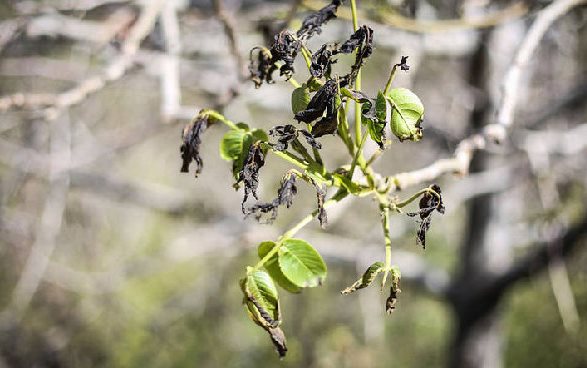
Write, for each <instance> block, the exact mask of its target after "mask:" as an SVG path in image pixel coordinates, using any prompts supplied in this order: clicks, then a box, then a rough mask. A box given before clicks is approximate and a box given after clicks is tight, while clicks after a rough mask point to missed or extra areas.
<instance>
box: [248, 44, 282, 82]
mask: <svg viewBox="0 0 587 368" xmlns="http://www.w3.org/2000/svg"><path fill="white" fill-rule="evenodd" d="M249 56H250V63H249V72H250V73H251V76H250V78H251V80H252V81H253V82H254V83H255V88H259V87H261V85H262V84H263V82H266V83H274V81H273V78H272V74H273V71H274V70H275V69H276V67H275V65H274V63H273V56H272V55H271V51H269V49H267V48H266V47H259V46H257V47H254V48H253V49H252V50H251V52H250V55H249Z"/></svg>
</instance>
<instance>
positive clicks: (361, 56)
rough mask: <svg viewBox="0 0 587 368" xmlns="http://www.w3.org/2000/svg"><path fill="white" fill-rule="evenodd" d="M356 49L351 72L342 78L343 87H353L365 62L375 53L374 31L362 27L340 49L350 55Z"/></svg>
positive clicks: (341, 84)
mask: <svg viewBox="0 0 587 368" xmlns="http://www.w3.org/2000/svg"><path fill="white" fill-rule="evenodd" d="M355 49H356V50H357V53H356V56H355V63H354V64H353V65H352V66H351V72H350V73H349V74H347V75H345V76H344V77H342V78H341V80H340V86H341V87H345V86H348V85H352V84H353V83H354V82H355V79H356V78H357V75H358V74H359V70H361V67H362V66H363V64H364V63H365V60H366V59H367V58H368V57H369V56H371V54H372V53H373V30H372V29H371V28H369V27H367V26H361V27H360V28H359V29H357V30H356V31H355V33H354V34H353V35H352V36H351V38H350V39H349V40H348V41H346V42H345V43H344V44H343V45H342V46H341V48H340V50H341V52H349V53H350V52H352V51H353V50H355Z"/></svg>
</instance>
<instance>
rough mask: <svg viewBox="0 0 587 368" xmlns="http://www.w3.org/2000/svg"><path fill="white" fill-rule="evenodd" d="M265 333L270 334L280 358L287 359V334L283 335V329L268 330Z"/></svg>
mask: <svg viewBox="0 0 587 368" xmlns="http://www.w3.org/2000/svg"><path fill="white" fill-rule="evenodd" d="M265 331H267V333H269V336H270V337H271V341H272V342H273V345H274V346H275V349H276V350H277V353H278V354H279V357H280V358H283V357H285V354H286V353H287V345H286V340H285V334H284V333H283V331H282V330H281V328H279V327H276V328H266V329H265Z"/></svg>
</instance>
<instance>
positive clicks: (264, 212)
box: [243, 172, 298, 224]
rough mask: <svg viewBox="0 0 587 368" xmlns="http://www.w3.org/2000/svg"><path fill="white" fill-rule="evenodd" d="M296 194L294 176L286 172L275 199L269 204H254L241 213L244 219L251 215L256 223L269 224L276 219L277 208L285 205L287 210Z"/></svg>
mask: <svg viewBox="0 0 587 368" xmlns="http://www.w3.org/2000/svg"><path fill="white" fill-rule="evenodd" d="M297 192H298V188H297V186H296V176H295V175H294V174H293V173H292V172H288V173H286V174H285V175H284V176H283V178H282V179H281V185H280V186H279V189H278V191H277V198H275V199H274V200H273V201H271V202H269V203H256V204H254V205H253V206H251V207H248V208H246V209H245V208H243V212H244V214H245V216H246V217H248V216H250V215H253V216H254V217H255V219H256V220H257V221H259V222H262V223H268V224H270V223H272V222H273V221H275V219H276V218H277V214H278V209H279V206H282V205H285V206H286V207H287V208H289V207H290V206H291V205H292V203H293V197H294V196H295V195H296V194H297Z"/></svg>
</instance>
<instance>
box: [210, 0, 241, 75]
mask: <svg viewBox="0 0 587 368" xmlns="http://www.w3.org/2000/svg"><path fill="white" fill-rule="evenodd" d="M212 5H213V6H214V12H215V13H216V17H217V18H218V20H219V21H220V22H221V23H222V26H223V27H224V33H225V34H226V37H227V38H228V43H229V45H230V53H231V54H232V56H233V57H234V59H235V61H236V65H237V67H238V75H239V78H241V79H243V80H244V79H246V78H247V72H246V67H245V61H244V59H243V57H242V55H241V54H240V51H239V49H238V45H239V41H238V32H237V31H236V27H235V21H234V18H233V17H232V15H231V14H229V13H228V12H226V9H225V8H224V3H223V0H213V1H212Z"/></svg>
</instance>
